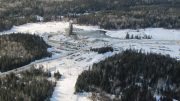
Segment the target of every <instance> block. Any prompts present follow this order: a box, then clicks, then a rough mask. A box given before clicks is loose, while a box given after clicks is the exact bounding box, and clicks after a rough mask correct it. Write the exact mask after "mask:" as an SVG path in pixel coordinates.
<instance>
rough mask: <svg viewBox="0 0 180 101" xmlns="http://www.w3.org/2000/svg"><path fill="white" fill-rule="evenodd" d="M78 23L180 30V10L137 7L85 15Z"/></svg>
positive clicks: (146, 6) (151, 6) (150, 6)
mask: <svg viewBox="0 0 180 101" xmlns="http://www.w3.org/2000/svg"><path fill="white" fill-rule="evenodd" d="M179 6H180V4H179ZM77 23H81V24H88V25H99V26H100V27H101V28H104V29H127V28H131V29H138V28H147V27H153V28H157V27H163V28H168V29H170V28H180V8H177V7H169V6H167V7H166V6H165V7H164V6H159V5H144V6H135V7H130V8H126V10H118V11H117V10H110V11H101V12H96V13H91V14H88V15H83V16H80V17H78V18H77Z"/></svg>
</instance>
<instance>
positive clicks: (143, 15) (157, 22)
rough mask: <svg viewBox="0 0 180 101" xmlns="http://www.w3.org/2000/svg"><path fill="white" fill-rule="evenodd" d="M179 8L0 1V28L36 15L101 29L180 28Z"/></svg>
mask: <svg viewBox="0 0 180 101" xmlns="http://www.w3.org/2000/svg"><path fill="white" fill-rule="evenodd" d="M22 8H24V9H22ZM179 11H180V1H179V0H18V1H14V0H0V18H1V19H0V31H3V30H8V29H10V28H11V27H12V26H13V25H21V24H25V23H30V22H38V21H39V20H38V18H37V15H39V16H42V17H43V21H55V20H64V19H65V20H69V19H73V20H75V22H77V23H79V24H91V25H100V26H101V27H102V28H105V29H124V28H147V27H164V28H180V24H179V23H180V12H179Z"/></svg>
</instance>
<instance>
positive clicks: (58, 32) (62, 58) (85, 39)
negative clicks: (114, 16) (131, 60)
mask: <svg viewBox="0 0 180 101" xmlns="http://www.w3.org/2000/svg"><path fill="white" fill-rule="evenodd" d="M68 26H69V23H68V22H46V23H45V22H43V23H28V24H24V25H21V26H14V27H13V28H12V29H11V30H9V31H5V32H0V35H1V34H9V33H12V32H14V33H17V32H24V33H30V34H38V35H41V36H42V37H44V39H45V41H46V42H47V43H48V44H50V45H51V46H52V47H51V48H49V49H48V51H50V52H52V53H53V57H52V59H50V60H49V61H48V62H47V61H46V62H38V63H37V64H36V66H37V67H38V66H40V65H41V66H43V67H44V69H46V70H49V71H50V72H51V73H52V74H53V73H54V72H56V71H59V72H60V73H61V74H62V78H61V79H60V80H58V81H57V85H56V87H55V90H54V92H53V95H52V98H51V101H89V100H90V99H89V97H90V96H91V93H86V92H84V93H79V94H74V89H75V88H74V86H75V83H76V80H77V78H78V75H79V74H81V73H82V72H83V71H84V70H87V69H89V68H91V66H92V65H93V63H97V62H99V61H101V60H104V59H105V58H107V57H110V56H112V55H114V54H116V53H120V52H122V51H123V50H126V49H130V48H131V49H138V50H142V51H143V52H154V53H161V54H164V55H170V56H171V57H173V58H176V59H179V60H180V30H175V29H163V28H147V29H139V30H131V29H125V30H116V31H115V30H114V31H112V30H103V29H99V27H98V26H82V25H77V24H75V25H74V28H76V29H79V30H82V31H87V32H91V31H92V33H90V35H84V36H83V35H78V36H79V38H80V39H79V40H75V39H73V38H72V37H68V36H66V35H65V32H66V30H67V28H68ZM96 30H103V31H106V33H105V35H102V36H101V37H99V36H98V35H96V34H97V33H95V32H96ZM127 33H129V34H133V35H140V36H143V35H145V34H147V35H151V36H152V37H153V39H150V40H146V39H142V40H137V39H131V40H126V39H124V38H125V36H126V34H127ZM48 36H51V37H48ZM104 46H112V47H113V48H114V50H115V51H114V52H107V53H104V54H98V53H97V52H92V51H89V50H90V48H97V47H104ZM155 98H156V99H158V98H159V96H155Z"/></svg>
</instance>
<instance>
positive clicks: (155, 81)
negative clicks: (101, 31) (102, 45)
mask: <svg viewBox="0 0 180 101" xmlns="http://www.w3.org/2000/svg"><path fill="white" fill-rule="evenodd" d="M179 72H180V62H179V61H177V60H175V59H173V58H170V57H169V56H163V55H160V54H154V53H147V54H144V53H141V52H138V51H132V50H126V51H124V52H123V53H120V54H116V55H114V56H112V57H109V58H107V59H105V60H104V61H101V62H99V63H95V64H94V65H93V66H92V69H89V70H86V71H84V72H83V73H82V74H81V75H79V77H78V79H77V82H76V86H75V89H76V92H83V91H87V92H96V93H100V94H99V95H97V96H95V98H99V100H100V101H110V100H112V99H111V98H110V97H108V95H106V94H113V95H115V98H114V100H115V101H116V100H117V101H134V99H136V100H135V101H156V100H157V99H156V97H157V96H160V99H161V101H172V100H173V99H176V100H180V90H179V85H180V79H179V78H180V75H179ZM103 92H106V93H103ZM92 98H94V97H92ZM105 98H106V99H105ZM96 100H97V99H96Z"/></svg>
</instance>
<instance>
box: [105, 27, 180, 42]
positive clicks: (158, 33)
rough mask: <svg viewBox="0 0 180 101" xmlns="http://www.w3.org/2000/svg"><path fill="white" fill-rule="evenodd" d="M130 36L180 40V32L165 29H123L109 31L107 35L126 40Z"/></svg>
mask: <svg viewBox="0 0 180 101" xmlns="http://www.w3.org/2000/svg"><path fill="white" fill-rule="evenodd" d="M127 33H128V34H129V35H134V36H136V35H138V36H143V35H150V36H152V39H155V40H180V30H177V29H164V28H146V29H138V30H132V29H123V30H117V31H107V33H106V35H108V36H111V37H115V38H122V39H124V38H125V36H126V34H127Z"/></svg>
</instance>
